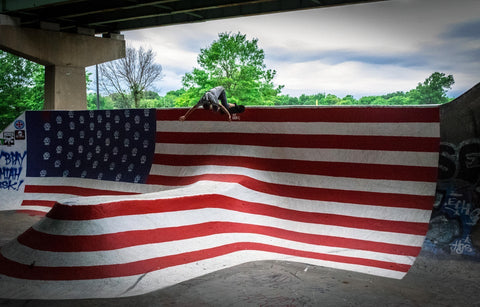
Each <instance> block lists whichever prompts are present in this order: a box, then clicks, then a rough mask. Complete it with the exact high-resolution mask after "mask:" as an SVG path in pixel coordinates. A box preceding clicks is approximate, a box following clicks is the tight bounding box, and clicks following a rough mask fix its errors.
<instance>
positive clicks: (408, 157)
mask: <svg viewBox="0 0 480 307" xmlns="http://www.w3.org/2000/svg"><path fill="white" fill-rule="evenodd" d="M155 153H157V154H172V155H200V156H204V155H222V156H238V157H254V158H267V159H292V160H300V161H324V162H345V163H366V164H386V165H407V166H426V167H437V166H438V153H437V152H409V151H381V150H352V149H321V148H320V149H319V148H292V147H267V146H246V145H228V146H225V145H224V144H169V143H157V144H155Z"/></svg>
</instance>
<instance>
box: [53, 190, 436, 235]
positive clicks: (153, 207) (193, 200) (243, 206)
mask: <svg viewBox="0 0 480 307" xmlns="http://www.w3.org/2000/svg"><path fill="white" fill-rule="evenodd" d="M205 208H217V209H226V210H234V211H237V212H244V213H250V214H258V215H264V216H269V217H274V218H279V219H284V220H290V221H296V222H303V223H315V224H323V225H334V226H341V227H351V228H361V229H370V230H376V231H388V232H397V233H407V234H415V235H424V234H425V233H426V231H427V227H428V223H415V222H404V221H392V220H381V219H373V218H362V217H353V216H345V215H339V214H327V213H316V212H306V211H299V210H292V209H285V208H280V207H277V206H272V205H266V204H261V203H254V202H247V201H242V200H238V199H235V198H231V197H227V196H223V195H200V196H190V197H181V198H170V199H155V200H129V201H120V202H113V203H103V204H98V205H82V206H68V205H62V204H59V203H58V204H56V205H55V206H54V208H53V209H52V210H51V211H50V212H49V213H48V214H47V216H48V217H49V218H52V219H58V220H92V219H102V218H109V217H115V216H126V215H137V214H152V213H164V212H175V211H186V210H196V209H205ZM232 214H233V213H232Z"/></svg>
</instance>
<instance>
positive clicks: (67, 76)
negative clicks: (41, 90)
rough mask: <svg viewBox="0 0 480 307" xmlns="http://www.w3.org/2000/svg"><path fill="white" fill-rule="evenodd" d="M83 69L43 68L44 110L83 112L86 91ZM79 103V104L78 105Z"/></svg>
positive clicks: (69, 67) (66, 67) (51, 66)
mask: <svg viewBox="0 0 480 307" xmlns="http://www.w3.org/2000/svg"><path fill="white" fill-rule="evenodd" d="M86 86H87V85H86V80H85V67H73V66H55V65H50V66H46V67H45V104H44V106H43V108H44V109H46V110H85V109H86V108H87V105H86V101H87V91H86ZM80 102H81V103H80Z"/></svg>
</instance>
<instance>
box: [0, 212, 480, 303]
mask: <svg viewBox="0 0 480 307" xmlns="http://www.w3.org/2000/svg"><path fill="white" fill-rule="evenodd" d="M38 220H39V218H38V217H33V216H29V215H27V214H21V213H16V212H13V211H4V212H0V246H2V245H3V244H5V243H6V242H8V241H9V240H11V239H14V238H15V237H16V236H18V235H19V234H20V233H22V232H23V231H24V230H26V229H27V228H28V227H30V226H31V225H32V224H34V223H35V222H36V221H38ZM479 293H480V262H474V261H468V260H465V259H455V258H446V259H440V258H438V257H434V256H433V255H431V254H428V253H427V252H423V251H422V253H421V254H420V256H419V257H418V258H417V261H416V262H415V264H414V266H413V267H412V269H411V270H410V272H409V273H408V274H407V276H406V277H405V278H404V279H402V280H394V279H387V278H383V277H375V276H370V275H366V274H361V273H355V272H348V271H341V270H335V269H329V268H323V267H315V266H311V265H306V264H300V263H291V262H279V261H262V262H252V263H246V264H243V265H239V266H236V267H233V268H229V269H225V270H221V271H218V272H215V273H212V274H208V275H205V276H202V277H198V278H195V279H192V280H189V281H185V282H182V283H180V284H178V285H175V286H172V287H169V288H165V289H162V290H158V291H154V292H151V293H148V294H144V295H141V296H136V297H128V298H118V299H94V300H93V299H86V300H57V301H43V300H6V299H2V298H0V306H42V307H43V306H45V307H46V306H49V307H50V306H55V307H57V306H60V307H62V306H65V307H77V306H137V307H142V306H375V305H376V306H378V307H380V306H382V307H383V306H479V307H480V295H479Z"/></svg>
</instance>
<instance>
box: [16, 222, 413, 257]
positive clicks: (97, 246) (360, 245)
mask: <svg viewBox="0 0 480 307" xmlns="http://www.w3.org/2000/svg"><path fill="white" fill-rule="evenodd" d="M226 233H232V234H233V233H252V234H259V235H265V236H269V237H274V238H279V239H285V240H290V241H295V242H301V243H307V244H314V245H318V246H330V247H338V248H347V249H356V250H366V251H372V252H379V253H387V254H394V255H406V256H417V255H418V253H419V252H420V249H421V247H420V246H408V245H400V244H390V243H382V242H373V241H368V240H359V239H350V238H343V237H334V236H326V235H316V234H310V233H301V232H295V231H290V230H285V229H281V228H275V227H269V226H260V225H251V224H242V223H232V222H207V223H202V224H195V225H188V226H179V227H167V228H158V229H149V230H132V231H125V232H117V233H111V234H103V235H91V236H87V235H83V236H82V235H79V236H63V235H52V234H48V233H43V232H39V231H37V230H35V229H33V228H30V229H29V230H27V231H26V232H24V233H23V234H22V235H21V236H19V237H18V239H17V240H18V242H20V243H21V244H23V245H25V246H28V247H30V248H32V249H36V250H43V251H51V252H93V251H106V250H115V249H120V248H126V247H131V246H138V245H144V244H155V243H164V242H171V241H177V240H186V239H192V238H198V237H205V236H211V235H215V234H226Z"/></svg>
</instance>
